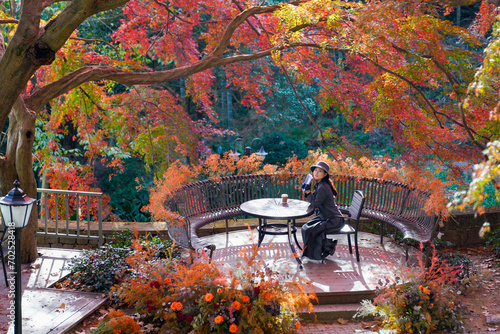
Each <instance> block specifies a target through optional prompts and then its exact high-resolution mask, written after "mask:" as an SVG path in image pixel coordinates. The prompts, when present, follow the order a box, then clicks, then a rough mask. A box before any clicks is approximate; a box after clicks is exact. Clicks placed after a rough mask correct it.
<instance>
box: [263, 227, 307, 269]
mask: <svg viewBox="0 0 500 334" xmlns="http://www.w3.org/2000/svg"><path fill="white" fill-rule="evenodd" d="M270 229H272V230H270ZM285 229H286V230H285ZM257 231H258V232H259V243H258V247H260V244H261V243H262V240H264V236H265V235H266V234H268V235H288V244H289V245H290V249H291V250H292V254H293V256H294V257H295V260H297V263H298V264H299V268H300V269H302V268H303V267H302V260H301V259H300V256H299V255H298V254H297V252H296V251H295V245H294V244H293V242H292V235H293V238H294V240H295V243H296V244H297V247H299V249H300V250H302V247H300V244H299V241H298V240H297V226H295V219H288V220H287V223H286V224H285V223H267V219H265V218H259V226H258V227H257Z"/></svg>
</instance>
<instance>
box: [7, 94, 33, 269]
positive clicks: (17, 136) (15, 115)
mask: <svg viewBox="0 0 500 334" xmlns="http://www.w3.org/2000/svg"><path fill="white" fill-rule="evenodd" d="M35 117H36V115H35V114H34V113H32V112H30V111H28V110H27V109H26V107H25V106H24V103H23V101H22V99H21V98H18V100H17V101H16V103H15V104H14V107H13V108H12V111H11V113H10V115H9V130H8V134H7V135H8V138H7V150H6V154H5V157H3V158H2V160H0V191H1V195H2V196H4V195H6V194H7V193H8V192H9V191H10V190H11V189H12V188H14V185H13V183H14V181H15V180H16V179H17V180H19V182H20V183H21V185H20V187H21V189H23V190H24V192H25V193H26V194H27V195H28V196H29V197H31V198H36V195H37V186H36V180H35V175H34V172H33V168H32V149H33V142H34V138H35ZM37 217H38V208H37V206H36V205H34V207H33V210H32V212H31V217H30V221H29V223H28V226H26V227H25V228H24V229H23V230H22V234H21V261H22V262H23V263H29V262H32V261H34V260H35V259H36V258H37V257H38V252H37V243H36V230H37V227H38V226H37V225H38V219H37Z"/></svg>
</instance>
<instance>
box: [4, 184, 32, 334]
mask: <svg viewBox="0 0 500 334" xmlns="http://www.w3.org/2000/svg"><path fill="white" fill-rule="evenodd" d="M14 187H15V188H14V189H12V190H11V191H9V193H8V194H7V195H6V196H4V197H1V198H0V209H1V211H2V218H3V219H2V221H3V223H4V224H6V225H7V226H8V227H9V228H14V252H15V254H14V259H15V264H14V275H15V281H14V333H15V334H20V333H22V331H23V328H22V319H23V318H22V313H21V297H22V294H21V239H20V236H21V229H23V228H24V227H26V225H28V221H29V219H30V215H31V210H32V209H33V203H35V202H36V200H35V199H33V198H30V197H28V196H27V195H26V194H25V193H24V191H23V190H22V189H21V188H19V181H18V180H16V181H15V182H14Z"/></svg>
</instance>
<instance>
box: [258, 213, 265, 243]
mask: <svg viewBox="0 0 500 334" xmlns="http://www.w3.org/2000/svg"><path fill="white" fill-rule="evenodd" d="M266 224H267V223H266V222H265V221H264V222H263V219H262V218H259V231H258V232H259V243H258V244H257V247H260V244H261V243H262V240H264V234H265V233H264V232H265V229H266V228H265V225H266Z"/></svg>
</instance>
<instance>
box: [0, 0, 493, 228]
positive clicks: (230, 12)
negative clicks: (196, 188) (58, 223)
mask: <svg viewBox="0 0 500 334" xmlns="http://www.w3.org/2000/svg"><path fill="white" fill-rule="evenodd" d="M221 3H222V2H221ZM221 3H219V2H217V1H213V2H204V3H203V4H202V3H198V2H196V1H179V2H177V1H171V2H162V1H155V0H153V1H135V0H133V1H128V2H127V3H126V4H125V5H124V6H119V7H116V8H111V9H109V10H106V11H102V12H97V13H96V14H94V15H92V16H90V17H89V18H88V19H87V20H85V21H83V22H82V23H81V24H80V25H79V26H78V29H77V30H76V31H75V32H74V33H73V34H72V35H71V37H70V38H68V40H67V42H66V43H65V45H64V47H61V48H60V49H59V50H58V51H57V54H56V55H55V57H54V59H53V60H52V62H51V65H50V66H41V67H40V68H39V70H37V72H36V75H34V76H32V77H31V78H30V80H29V81H28V85H27V88H26V100H25V101H27V102H26V106H28V107H29V109H30V110H35V111H36V112H37V118H36V123H35V124H36V134H35V140H34V144H33V169H34V171H35V177H36V180H37V186H38V187H44V188H55V189H73V190H77V189H78V190H94V191H99V190H102V191H103V192H104V193H105V194H107V195H108V196H109V205H110V206H111V208H112V209H113V214H112V215H110V216H109V217H108V219H121V220H126V221H148V220H150V219H151V216H150V214H149V213H148V212H147V211H145V210H144V209H143V208H144V206H146V205H147V204H148V202H149V189H150V188H152V187H153V185H154V182H155V181H159V180H161V179H162V178H163V173H164V172H165V171H167V169H168V168H169V167H170V166H171V165H172V164H173V163H174V162H176V161H180V162H182V163H184V164H192V165H199V164H203V162H204V161H205V160H206V159H207V158H208V157H209V156H210V155H211V154H213V153H218V154H221V155H222V154H224V153H225V152H228V151H231V150H234V149H236V150H237V151H239V153H240V154H243V149H244V147H245V146H251V149H252V150H253V151H254V152H255V151H258V150H259V149H260V147H261V146H262V147H263V148H264V149H265V151H267V152H268V155H267V157H266V159H265V161H264V162H265V163H266V164H272V165H278V166H280V165H284V164H286V162H287V161H288V159H289V158H291V157H294V156H296V157H297V158H299V159H303V158H305V157H306V156H307V155H308V152H310V151H317V150H320V151H322V152H328V153H329V154H330V156H333V157H334V158H335V159H346V158H348V157H349V158H353V159H360V158H361V157H370V158H372V159H374V161H382V162H385V163H390V164H392V165H393V166H395V167H397V166H400V164H404V165H405V166H406V167H409V168H413V169H415V170H420V171H422V173H424V172H425V171H427V172H429V171H430V172H431V173H433V174H434V175H435V176H437V177H439V178H440V179H441V180H443V181H448V182H449V184H450V188H449V190H450V200H451V194H452V193H453V192H455V191H456V190H460V189H461V190H464V189H466V187H467V185H468V184H469V183H470V182H471V180H472V171H473V165H474V164H477V163H479V162H481V161H482V160H483V157H484V153H483V150H484V149H486V145H487V143H488V142H493V141H494V140H496V139H498V135H499V129H498V119H497V118H496V116H495V115H496V111H493V113H492V110H493V107H495V105H496V101H497V100H498V95H497V90H496V86H497V84H491V82H494V80H492V81H490V82H489V84H490V87H487V88H486V89H482V88H481V87H483V86H481V87H480V85H479V84H478V83H477V82H475V81H474V80H477V78H478V77H481V73H480V69H481V68H485V65H484V64H483V61H484V59H485V58H484V51H485V49H486V47H487V46H488V45H490V46H491V44H492V41H495V38H494V36H495V35H494V29H492V26H493V23H494V21H495V17H496V14H497V13H496V10H497V8H496V6H495V5H492V4H490V3H489V2H488V1H482V2H481V1H469V2H453V1H450V2H444V3H440V2H438V1H413V2H408V1H387V2H372V1H367V2H358V1H346V2H336V1H333V2H323V1H298V2H294V3H293V4H292V5H289V6H277V5H278V4H280V3H282V2H281V1H264V2H259V3H253V2H248V3H246V4H245V3H243V2H241V3H240V2H239V1H232V2H228V3H227V4H226V3H225V4H223V5H221ZM457 4H458V5H457ZM257 5H258V6H257ZM1 6H2V17H1V20H0V23H2V25H1V26H0V27H2V32H3V35H4V40H5V41H6V42H8V41H9V40H10V39H11V38H13V36H14V33H15V32H16V29H18V28H17V25H18V24H19V21H17V20H18V19H19V16H20V13H21V12H20V11H21V8H20V7H19V4H16V3H15V2H1ZM273 6H274V7H273ZM65 7H67V5H66V4H65V3H64V2H56V3H53V4H51V5H50V6H48V7H46V8H44V10H43V11H42V12H41V25H45V26H46V27H48V26H49V25H50V22H52V21H51V20H54V18H57V17H58V15H60V14H61V13H63V12H64V9H65ZM255 8H260V9H255ZM264 8H265V9H264ZM246 10H247V11H248V10H254V12H251V13H250V14H248V15H247V14H246V13H247V12H246ZM153 11H154V12H155V14H154V15H153V14H152V12H153ZM243 14H245V15H243ZM238 15H239V16H241V17H242V18H241V19H240V20H239V21H237V20H236V19H234V18H235V17H239V16H238ZM258 15H261V16H258ZM236 21H237V23H235V22H236ZM233 24H234V25H236V24H238V26H237V27H238V29H237V30H235V31H234V32H233V34H234V35H233V39H234V40H233V41H231V43H229V44H227V45H226V49H225V51H224V52H225V56H224V57H223V59H225V60H226V61H227V63H226V64H221V65H223V66H216V65H217V64H214V65H213V66H212V65H210V67H211V69H209V70H203V71H194V72H192V73H188V75H179V76H178V77H176V78H174V79H168V80H162V79H157V80H156V82H150V83H149V84H150V85H135V84H134V82H132V81H133V80H132V81H131V82H130V83H129V84H127V83H126V82H125V81H124V82H121V81H120V80H119V79H118V80H114V79H113V78H111V80H108V78H109V77H108V76H107V75H108V74H106V75H102V76H101V77H92V78H91V79H85V80H83V79H82V80H81V81H78V79H76V80H77V81H78V82H77V84H69V85H66V86H64V87H63V88H60V89H59V90H57V93H55V91H56V89H53V88H52V87H53V86H52V87H51V84H52V83H58V82H59V81H61V80H60V79H61V78H66V77H68V78H69V79H68V80H72V79H74V78H77V76H78V75H77V74H74V76H72V75H73V73H77V72H78V71H80V69H83V68H84V67H86V66H89V65H92V64H95V65H94V66H98V65H99V66H107V67H110V66H114V67H116V68H120V69H122V70H124V71H128V72H132V73H133V72H146V73H155V72H158V71H169V70H176V69H180V68H181V67H182V66H188V67H189V64H195V63H196V62H197V61H200V60H203V59H208V56H207V55H209V54H211V53H216V52H217V51H218V48H220V45H221V44H222V42H221V41H224V40H225V39H224V38H225V36H226V35H224V33H227V31H228V30H225V29H230V28H231V27H232V25H233ZM230 37H231V36H230ZM218 43H221V44H218ZM280 43H281V44H280ZM268 45H274V46H273V47H272V48H270V49H272V52H268V53H266V54H264V52H263V51H258V50H257V51H255V49H258V48H259V47H260V48H262V49H265V47H266V46H268ZM276 45H279V47H276ZM270 49H269V50H270ZM493 51H494V52H493V53H494V54H497V52H496V50H493ZM259 52H260V53H261V54H259ZM266 52H267V51H266ZM246 55H256V56H255V57H254V58H251V57H248V58H244V57H245V56H246ZM231 57H242V58H241V60H240V61H238V62H234V63H231V62H229V60H228V59H230V58H231ZM235 59H236V58H235ZM481 66H483V67H481ZM478 73H479V75H478ZM111 75H112V74H109V76H111ZM89 78H90V77H89ZM153 81H154V80H153ZM139 84H142V83H139ZM474 84H476V86H474ZM44 89H45V90H44ZM50 89H53V91H54V92H53V93H50V94H49V93H47V92H49V90H50ZM43 94H46V95H43ZM41 96H50V98H41ZM495 110H496V109H495ZM12 124H13V123H12V119H11V118H10V119H9V120H7V121H6V122H5V123H4V125H3V133H2V138H1V151H2V154H5V155H7V152H8V150H9V148H8V144H7V138H6V137H7V135H6V134H7V133H8V132H9V127H11V126H12ZM237 138H242V140H238V141H236V139H237ZM492 152H493V151H492ZM491 154H492V155H493V153H491ZM491 160H493V161H495V160H494V159H490V161H491ZM5 183H7V182H5ZM486 183H487V185H486V187H487V188H488V187H489V190H487V191H488V192H490V194H491V196H490V197H487V198H483V199H482V201H481V204H484V205H486V206H490V205H494V204H496V203H497V201H496V200H495V198H494V195H493V194H494V185H493V184H492V183H489V181H488V182H486ZM5 187H8V186H5Z"/></svg>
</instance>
